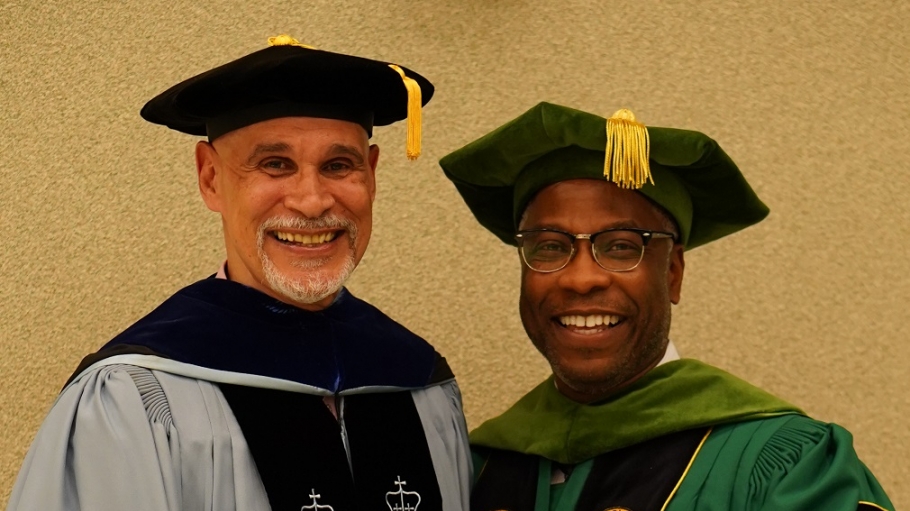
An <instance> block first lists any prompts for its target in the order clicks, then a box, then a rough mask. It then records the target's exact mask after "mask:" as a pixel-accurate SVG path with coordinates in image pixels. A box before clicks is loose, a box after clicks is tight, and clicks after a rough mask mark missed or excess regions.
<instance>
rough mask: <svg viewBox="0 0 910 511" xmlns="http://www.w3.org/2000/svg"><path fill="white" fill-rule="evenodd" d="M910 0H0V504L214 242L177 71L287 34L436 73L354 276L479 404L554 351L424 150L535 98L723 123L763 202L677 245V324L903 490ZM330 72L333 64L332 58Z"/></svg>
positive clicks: (489, 411)
mask: <svg viewBox="0 0 910 511" xmlns="http://www.w3.org/2000/svg"><path fill="white" fill-rule="evenodd" d="M908 26H910V3H908V2H902V1H899V0H894V1H886V0H869V1H865V2H848V1H845V0H836V1H833V2H824V3H812V2H797V1H777V2H761V1H735V0H700V1H696V0H678V1H669V0H663V1H661V0H616V1H611V2H606V1H601V2H592V1H590V0H560V1H558V2H553V1H548V0H463V1H459V2H441V1H423V2H417V1H414V0H370V1H364V0H358V1H355V2H336V1H328V0H316V1H307V2H287V1H275V0H256V1H241V0H230V1H225V2H214V1H211V0H193V1H190V0H176V1H174V2H157V1H156V2H153V1H149V0H145V1H143V0H128V1H126V2H114V1H109V2H104V1H99V0H80V1H79V2H72V1H70V2H65V3H63V2H58V1H55V0H50V1H42V2H31V1H29V2H26V1H24V0H18V1H17V0H3V1H2V2H0V178H2V181H0V183H2V186H0V204H2V209H0V244H2V249H0V250H2V252H0V255H2V257H0V275H2V280H0V430H2V439H0V503H3V502H5V501H6V499H7V497H8V494H9V489H10V487H11V485H12V482H13V478H14V477H15V473H16V471H17V470H18V467H19V464H20V463H21V459H22V457H23V455H24V454H25V452H26V449H27V448H28V445H29V443H30V441H31V439H32V437H33V436H34V433H35V431H36V429H37V427H38V425H39V423H40V421H41V419H42V417H43V416H44V414H45V413H46V411H47V409H48V407H49V406H50V404H51V402H52V400H53V399H54V396H55V394H56V393H57V391H58V390H59V388H60V386H61V384H62V383H63V381H64V380H65V378H66V376H67V375H68V374H69V372H70V371H71V370H72V369H73V368H74V366H75V365H76V363H77V362H78V360H79V359H80V358H81V357H82V355H84V354H85V353H87V352H90V351H92V350H94V349H95V348H96V347H98V346H99V345H100V344H102V343H103V342H105V341H106V340H107V339H109V338H110V337H111V336H112V335H113V334H115V333H117V332H118V331H119V330H121V329H122V328H124V327H125V326H126V325H128V324H129V323H131V322H132V321H134V320H136V319H137V318H139V317H140V316H141V315H143V314H144V313H145V312H147V311H148V310H150V309H151V308H152V307H153V306H154V305H155V304H156V303H158V302H159V301H161V300H162V299H164V298H165V297H167V296H169V295H170V294H171V293H172V292H173V291H174V290H176V289H178V288H179V287H181V286H183V285H185V284H187V283H190V282H192V281H194V280H196V279H199V278H202V277H205V276H207V275H208V274H210V273H212V272H213V271H214V269H215V268H216V266H217V265H218V264H219V262H220V261H221V259H222V247H221V243H220V238H219V236H220V231H219V223H218V221H217V218H216V217H215V216H214V215H213V214H211V213H209V212H208V211H207V210H205V208H204V207H203V205H202V202H201V201H200V199H199V197H198V196H197V192H196V191H195V180H194V170H193V163H192V146H193V140H192V139H191V137H188V136H184V135H180V134H177V133H172V132H169V131H168V130H166V129H164V128H161V127H158V126H152V125H146V124H144V123H143V122H142V121H141V120H140V118H139V116H138V110H139V108H140V106H141V105H142V104H143V102H144V101H145V100H146V99H148V98H150V97H151V96H152V95H154V94H156V93H157V92H159V91H160V90H162V89H163V88H165V87H167V86H170V85H171V84H172V83H175V82H176V81H178V80H180V79H183V78H185V77H187V76H189V75H191V74H194V73H196V72H198V71H201V70H203V69H207V68H208V67H210V66H213V65H215V64H219V63H222V62H226V61H228V60H231V59H233V58H236V57H238V56H240V55H243V54H245V53H247V52H249V51H253V50H256V49H258V48H261V47H262V46H263V44H264V42H265V39H266V38H267V37H268V36H270V35H277V34H279V33H282V32H289V33H291V34H293V35H294V36H296V37H297V38H299V39H301V40H303V41H305V42H307V43H309V44H313V45H316V46H318V47H321V48H325V49H330V50H335V51H343V52H349V53H357V54H363V55H366V56H371V57H375V58H380V59H387V60H395V61H399V62H402V63H404V64H406V65H408V66H411V67H413V68H415V69H418V70H420V71H421V72H422V73H424V74H425V75H426V76H428V77H430V78H431V79H432V80H433V81H434V82H435V83H436V84H437V87H438V89H437V90H438V93H437V96H436V98H435V99H434V101H433V103H431V105H430V106H429V107H428V108H427V109H426V110H425V114H424V119H425V123H426V128H425V135H424V144H425V154H424V156H423V158H421V159H420V160H419V161H417V162H416V163H408V162H407V161H406V160H405V158H404V156H403V153H404V130H403V127H400V126H398V127H393V128H387V129H380V130H378V132H379V133H378V135H377V137H376V140H377V142H378V143H379V144H380V145H381V146H382V147H383V149H384V153H383V158H382V159H381V165H380V172H379V201H378V204H377V206H376V208H377V211H376V218H377V228H376V232H375V237H374V241H373V243H372V245H371V246H370V250H369V252H368V254H367V257H366V259H365V260H364V263H363V265H362V267H361V268H360V269H359V270H358V271H357V273H356V276H355V278H354V281H353V283H352V284H351V287H352V289H353V291H354V292H355V293H357V294H358V295H360V296H361V297H364V298H366V299H368V300H370V301H372V302H373V303H375V304H377V305H379V306H380V307H382V308H383V309H385V310H386V311H387V312H388V313H389V314H390V315H391V316H393V317H395V318H397V319H399V320H400V321H402V322H403V323H404V324H406V325H408V326H409V327H411V328H412V329H413V330H414V331H416V332H418V333H420V334H422V335H424V336H426V337H427V338H428V339H430V340H431V341H433V342H434V343H435V344H436V345H437V346H438V348H439V349H440V351H442V352H443V353H444V354H445V355H446V356H447V357H448V358H449V360H450V362H451V364H452V366H453V367H454V369H455V371H456V373H457V374H458V375H459V376H460V380H461V384H462V387H463V390H464V397H465V401H466V409H467V413H468V419H469V422H470V423H471V425H474V426H476V425H478V424H479V423H480V422H481V421H482V420H484V419H485V418H487V417H490V416H492V415H493V414H495V413H497V412H499V411H501V410H502V409H503V408H504V407H506V406H507V405H508V404H509V403H511V402H512V401H513V400H515V399H516V398H517V397H518V396H519V395H521V394H522V392H523V391H524V390H526V389H528V388H530V387H531V386H532V385H533V384H534V383H536V382H537V381H538V380H539V379H541V378H542V377H544V375H545V374H546V372H547V371H546V367H545V365H544V363H543V362H542V360H540V359H539V357H538V356H537V354H536V353H535V352H534V351H533V349H532V348H531V347H530V344H529V343H528V342H527V341H526V339H525V337H524V335H523V331H522V328H521V325H520V323H519V320H518V317H517V310H516V309H517V308H516V299H517V284H518V274H519V267H518V264H519V263H518V260H517V258H516V257H515V255H514V253H513V252H512V251H511V250H510V249H508V248H506V247H503V246H500V245H499V244H497V242H496V241H495V240H494V238H493V236H492V235H489V234H487V233H486V232H485V231H483V230H481V229H480V228H479V227H478V226H477V225H475V224H474V223H473V221H472V219H471V217H470V215H469V213H468V211H467V209H466V208H465V207H464V205H463V204H462V203H461V201H460V199H459V197H458V196H457V195H456V193H455V191H454V189H453V187H452V186H450V185H449V183H448V182H447V181H445V179H444V178H443V176H442V174H441V172H440V171H439V170H438V167H437V166H436V164H435V162H436V160H438V158H439V157H441V156H443V155H444V154H445V153H447V152H448V151H450V150H452V149H454V148H456V147H459V146H460V145H461V144H463V143H465V142H468V141H469V140H471V139H473V138H475V137H476V136H478V135H480V134H482V133H484V132H486V131H487V130H489V129H491V128H493V127H495V126H497V125H498V124H500V123H502V122H504V121H506V120H508V119H510V118H512V117H513V116H515V115H517V114H519V113H520V112H522V111H524V110H525V109H526V108H528V107H530V106H531V105H532V104H534V103H536V102H537V101H539V100H549V101H554V102H560V103H563V104H566V105H571V106H575V107H578V108H582V109H585V110H589V111H594V112H601V113H603V114H609V113H612V111H613V110H615V109H616V108H618V107H621V106H627V107H629V108H632V109H633V110H634V111H635V112H636V113H637V114H638V115H639V117H640V118H642V119H643V120H644V121H645V122H647V123H650V124H653V125H662V126H674V127H686V128H693V129H699V130H702V131H705V132H707V133H709V134H710V135H712V136H714V137H715V138H717V139H718V140H719V141H721V143H722V144H723V145H724V147H725V148H726V149H727V152H729V153H730V154H731V155H732V156H733V158H734V159H735V160H736V161H737V162H738V163H739V164H740V166H741V168H742V169H743V170H744V172H745V173H746V175H747V176H748V178H749V179H750V181H751V182H752V183H753V185H754V187H755V188H756V189H757V191H758V192H759V194H760V195H761V196H762V197H763V198H764V199H765V201H766V202H767V203H768V204H769V205H770V206H771V208H772V214H771V216H770V218H769V219H768V220H767V221H766V222H764V223H763V224H761V225H760V226H758V227H756V228H752V229H749V230H747V231H745V232H743V233H741V234H738V235H736V236H734V237H732V238H730V239H727V240H723V241H721V242H719V243H717V244H715V245H712V246H707V247H704V248H701V249H698V250H696V251H694V252H692V253H691V254H689V255H688V266H687V272H686V275H687V278H686V282H685V283H686V285H685V289H684V294H683V303H682V304H681V305H680V306H679V307H677V309H676V310H675V318H674V323H673V333H672V335H673V338H674V339H675V341H676V343H677V344H678V346H679V347H680V349H681V350H682V351H683V352H684V354H685V355H689V356H694V357H697V358H701V359H704V360H707V361H709V362H712V363H715V364H717V365H720V366H722V367H724V368H727V369H728V370H730V371H732V372H734V373H736V374H739V375H741V376H743V377H745V378H746V379H748V380H751V381H752V382H754V383H756V384H758V385H761V386H763V387H765V388H767V389H769V390H771V391H773V392H775V393H777V394H779V395H781V396H783V397H785V398H787V399H789V400H792V401H794V402H796V403H799V404H801V405H802V406H804V407H805V408H806V409H807V410H809V411H810V412H811V413H812V414H813V415H814V416H816V417H818V418H821V419H824V420H830V421H836V422H838V423H840V424H842V425H845V426H846V427H848V428H849V429H850V430H851V431H853V433H854V435H855V437H856V447H857V450H858V451H859V453H860V455H861V456H862V457H863V458H864V459H865V461H866V462H867V464H868V465H869V466H870V467H871V468H872V469H873V471H874V472H875V473H876V474H878V476H879V478H880V479H881V481H882V483H883V485H884V486H885V488H886V489H887V490H888V491H889V492H890V494H891V495H892V497H893V499H894V501H895V502H896V503H897V505H898V506H900V505H901V504H903V505H905V506H907V505H910V484H908V483H907V482H906V481H908V480H910V448H908V440H907V434H906V433H907V426H906V422H905V419H906V418H907V416H908V415H910V399H908V371H907V369H906V363H907V361H908V360H910V343H908V342H907V341H908V340H910V335H908V334H910V326H908V324H910V322H908V321H907V314H906V312H905V311H906V308H907V304H908V301H910V278H908V275H907V273H908V267H910V265H908V262H907V257H908V256H907V254H908V251H910V237H908V234H910V229H908V227H910V201H908V196H910V180H908V178H907V177H906V173H907V169H908V167H910V155H908V150H907V141H908V139H910V100H908V89H910V87H908V83H910V71H908V70H910V31H908V29H907V27H908ZM327 78H330V77H327Z"/></svg>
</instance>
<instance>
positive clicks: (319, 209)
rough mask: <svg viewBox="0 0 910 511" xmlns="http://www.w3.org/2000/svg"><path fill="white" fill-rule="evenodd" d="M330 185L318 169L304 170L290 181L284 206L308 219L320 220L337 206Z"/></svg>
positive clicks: (308, 168)
mask: <svg viewBox="0 0 910 511" xmlns="http://www.w3.org/2000/svg"><path fill="white" fill-rule="evenodd" d="M329 185H330V183H327V182H326V180H325V177H324V176H323V175H322V173H321V172H319V170H318V169H316V168H314V167H313V168H310V167H307V168H302V169H300V170H299V171H298V172H297V175H296V176H294V178H293V179H290V180H288V188H287V190H285V195H284V205H285V207H286V208H288V209H290V210H291V211H296V212H298V213H300V214H301V215H303V216H304V217H306V218H319V217H321V216H322V215H323V214H325V213H326V212H327V211H328V210H330V209H332V206H334V205H335V195H334V194H333V193H332V189H331V186H329Z"/></svg>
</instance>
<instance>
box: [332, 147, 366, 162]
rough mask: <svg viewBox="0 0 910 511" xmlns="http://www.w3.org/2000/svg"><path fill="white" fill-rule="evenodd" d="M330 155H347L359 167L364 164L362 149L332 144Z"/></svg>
mask: <svg viewBox="0 0 910 511" xmlns="http://www.w3.org/2000/svg"><path fill="white" fill-rule="evenodd" d="M328 153H329V155H331V156H336V155H346V156H350V157H351V158H354V159H355V160H356V162H357V164H358V165H360V164H363V152H362V151H360V149H358V148H356V147H354V146H351V145H346V144H332V147H330V148H329V151H328Z"/></svg>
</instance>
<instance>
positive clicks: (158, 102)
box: [140, 44, 434, 140]
mask: <svg viewBox="0 0 910 511" xmlns="http://www.w3.org/2000/svg"><path fill="white" fill-rule="evenodd" d="M390 65H391V63H388V62H381V61H377V60H370V59H366V58H362V57H355V56H352V55H344V54H340V53H332V52H328V51H322V50H317V49H312V48H308V47H303V46H299V45H292V44H281V45H276V46H270V47H268V48H265V49H263V50H259V51H256V52H253V53H251V54H249V55H246V56H244V57H241V58H239V59H237V60H235V61H233V62H229V63H227V64H224V65H222V66H219V67H216V68H214V69H211V70H209V71H206V72H204V73H202V74H199V75H196V76H194V77H192V78H189V79H187V80H184V81H182V82H180V83H178V84H177V85H175V86H173V87H171V88H170V89H168V90H166V91H164V92H162V93H161V94H159V95H158V96H156V97H154V98H153V99H152V100H151V101H149V102H148V103H146V104H145V106H144V107H143V108H142V111H141V112H140V114H141V115H142V117H143V118H144V119H145V120H147V121H149V122H153V123H155V124H163V125H165V126H167V127H169V128H171V129H174V130H177V131H181V132H183V133H187V134H190V135H203V136H204V135H208V137H209V139H210V140H214V139H215V138H217V137H219V136H220V135H223V134H224V133H227V132H229V131H233V130H235V129H238V128H242V127H244V126H248V125H250V124H254V123H257V122H261V121H265V120H269V119H275V118H279V117H294V116H303V117H320V118H328V119H340V120H345V121H350V122H355V123H357V124H359V125H361V126H363V128H364V129H365V130H366V132H367V134H368V135H370V136H372V127H373V126H384V125H387V124H391V123H393V122H396V121H400V120H402V119H405V118H407V116H408V92H407V88H406V87H405V84H404V82H403V80H402V77H401V75H400V74H399V73H398V71H396V70H395V69H393V68H392V67H390ZM400 69H401V70H402V71H403V72H404V73H405V75H406V76H407V77H409V78H412V79H414V80H415V81H416V82H417V84H418V85H419V86H420V92H421V103H422V104H423V105H426V104H427V102H429V101H430V98H432V96H433V90H434V89H433V84H431V83H430V82H429V81H428V80H427V79H426V78H424V77H423V76H420V75H419V74H417V73H415V72H414V71H411V70H410V69H407V68H405V67H400Z"/></svg>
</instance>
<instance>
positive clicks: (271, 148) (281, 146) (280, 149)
mask: <svg viewBox="0 0 910 511" xmlns="http://www.w3.org/2000/svg"><path fill="white" fill-rule="evenodd" d="M290 150H291V146H289V145H288V144H285V143H284V142H274V143H270V144H257V145H256V147H255V148H253V152H252V153H250V156H249V158H247V160H246V161H247V164H251V163H252V162H253V160H255V159H256V158H257V157H259V156H260V155H262V154H268V153H286V152H288V151H290Z"/></svg>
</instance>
